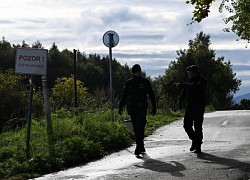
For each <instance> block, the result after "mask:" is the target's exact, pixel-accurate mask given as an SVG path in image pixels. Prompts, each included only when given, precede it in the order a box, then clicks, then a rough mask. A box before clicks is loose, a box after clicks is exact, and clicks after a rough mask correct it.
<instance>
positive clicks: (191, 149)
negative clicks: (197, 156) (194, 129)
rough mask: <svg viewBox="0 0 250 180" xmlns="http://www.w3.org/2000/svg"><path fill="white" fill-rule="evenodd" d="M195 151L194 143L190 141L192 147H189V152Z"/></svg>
mask: <svg viewBox="0 0 250 180" xmlns="http://www.w3.org/2000/svg"><path fill="white" fill-rule="evenodd" d="M195 149H196V144H195V142H194V141H192V145H191V147H190V149H189V150H190V151H194V150H195Z"/></svg>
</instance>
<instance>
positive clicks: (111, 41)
mask: <svg viewBox="0 0 250 180" xmlns="http://www.w3.org/2000/svg"><path fill="white" fill-rule="evenodd" d="M112 47H113V34H111V33H110V34H109V82H110V101H111V118H112V121H113V120H114V112H113V111H114V95H113V82H112Z"/></svg>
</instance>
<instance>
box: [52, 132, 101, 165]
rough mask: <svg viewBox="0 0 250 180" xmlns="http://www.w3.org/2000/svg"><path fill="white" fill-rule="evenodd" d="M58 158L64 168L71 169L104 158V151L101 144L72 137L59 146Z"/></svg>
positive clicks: (57, 147)
mask: <svg viewBox="0 0 250 180" xmlns="http://www.w3.org/2000/svg"><path fill="white" fill-rule="evenodd" d="M56 149H57V151H58V152H60V153H59V154H58V156H59V157H60V158H61V159H62V162H63V165H64V167H71V166H75V165H78V164H82V163H86V162H89V161H91V160H94V159H96V158H100V157H103V150H102V147H101V145H100V144H99V143H94V142H92V141H88V140H86V139H85V138H83V137H79V136H75V137H70V138H67V139H65V140H64V141H62V142H61V143H59V144H57V146H56Z"/></svg>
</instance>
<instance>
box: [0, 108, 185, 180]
mask: <svg viewBox="0 0 250 180" xmlns="http://www.w3.org/2000/svg"><path fill="white" fill-rule="evenodd" d="M114 116H115V118H114V119H115V120H114V122H112V121H111V115H110V111H109V110H108V109H104V110H99V111H97V112H94V113H93V112H92V113H79V114H78V115H75V114H72V113H70V112H69V111H66V110H60V111H57V112H55V113H53V114H52V116H51V120H52V128H53V134H52V138H51V139H52V143H50V145H49V143H48V142H49V141H48V136H47V125H46V121H45V119H41V120H39V121H35V120H32V126H31V136H30V137H31V138H30V159H29V160H26V128H24V129H21V130H19V131H13V132H3V133H1V134H0V179H9V180H10V179H11V180H15V179H18V180H22V179H28V178H34V177H38V176H41V175H43V174H46V173H51V172H55V171H59V170H62V169H65V168H69V167H74V166H77V165H80V164H84V163H87V162H90V161H93V160H95V159H99V158H101V157H104V156H106V155H108V154H110V153H112V152H115V151H119V150H121V149H124V148H127V147H129V146H130V145H131V144H132V143H133V139H134V136H133V134H132V133H130V132H129V130H128V129H127V127H126V126H125V125H124V123H123V120H124V118H127V117H126V116H119V115H118V114H117V113H115V114H114ZM180 116H181V114H178V113H175V114H172V113H171V114H168V115H162V114H158V115H156V116H148V117H147V119H148V121H147V128H146V135H149V134H152V133H153V132H154V130H155V129H156V128H158V127H160V126H162V125H166V124H168V123H170V122H172V121H174V120H175V119H176V117H180Z"/></svg>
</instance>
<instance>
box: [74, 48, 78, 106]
mask: <svg viewBox="0 0 250 180" xmlns="http://www.w3.org/2000/svg"><path fill="white" fill-rule="evenodd" d="M76 52H77V51H76V50H75V49H74V86H75V87H74V88H75V108H76V109H77V107H78V105H77V73H76V59H77V55H76Z"/></svg>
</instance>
